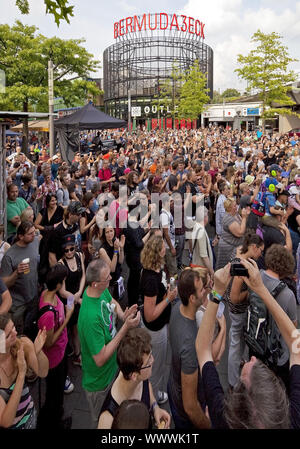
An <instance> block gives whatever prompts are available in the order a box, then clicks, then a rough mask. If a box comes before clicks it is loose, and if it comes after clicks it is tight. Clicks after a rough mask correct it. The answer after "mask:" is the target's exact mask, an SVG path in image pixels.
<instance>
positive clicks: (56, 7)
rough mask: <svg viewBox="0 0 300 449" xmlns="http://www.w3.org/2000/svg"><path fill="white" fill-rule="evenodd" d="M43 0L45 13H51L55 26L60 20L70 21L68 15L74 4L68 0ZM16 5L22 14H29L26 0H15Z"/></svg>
mask: <svg viewBox="0 0 300 449" xmlns="http://www.w3.org/2000/svg"><path fill="white" fill-rule="evenodd" d="M35 1H37V0H35ZM43 1H44V4H45V6H46V14H52V15H53V16H54V20H55V22H56V24H57V26H59V24H60V21H61V20H65V21H66V22H68V23H70V16H73V9H74V6H72V5H69V0H43ZM16 6H17V7H18V8H19V10H20V12H21V13H22V14H29V11H30V8H29V1H28V0H16Z"/></svg>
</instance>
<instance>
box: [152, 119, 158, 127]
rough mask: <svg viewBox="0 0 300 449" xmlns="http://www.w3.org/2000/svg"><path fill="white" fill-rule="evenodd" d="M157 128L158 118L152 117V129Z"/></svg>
mask: <svg viewBox="0 0 300 449" xmlns="http://www.w3.org/2000/svg"><path fill="white" fill-rule="evenodd" d="M156 128H157V118H153V119H152V129H156Z"/></svg>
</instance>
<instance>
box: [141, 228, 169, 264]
mask: <svg viewBox="0 0 300 449" xmlns="http://www.w3.org/2000/svg"><path fill="white" fill-rule="evenodd" d="M163 244H164V241H163V238H162V236H160V235H154V236H153V237H150V239H149V240H148V241H147V243H146V244H145V246H144V248H143V250H142V252H141V263H142V265H143V268H145V269H146V270H153V271H155V270H160V268H161V265H162V262H163V257H162V256H161V255H160V252H161V250H162V247H163Z"/></svg>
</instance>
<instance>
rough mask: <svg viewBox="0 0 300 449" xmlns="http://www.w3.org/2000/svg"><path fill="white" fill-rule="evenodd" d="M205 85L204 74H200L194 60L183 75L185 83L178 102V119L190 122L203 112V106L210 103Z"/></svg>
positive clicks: (196, 61)
mask: <svg viewBox="0 0 300 449" xmlns="http://www.w3.org/2000/svg"><path fill="white" fill-rule="evenodd" d="M206 85H207V79H206V74H204V73H203V72H201V70H200V66H199V61H198V60H195V61H194V63H193V65H192V66H191V67H190V68H189V70H187V72H186V73H185V81H184V83H183V86H182V88H181V94H180V101H179V116H180V117H182V118H185V119H191V120H195V119H197V118H198V117H199V115H200V114H201V113H202V112H203V110H204V105H205V104H207V103H209V101H210V98H209V96H208V95H207V92H209V89H208V88H207V87H206Z"/></svg>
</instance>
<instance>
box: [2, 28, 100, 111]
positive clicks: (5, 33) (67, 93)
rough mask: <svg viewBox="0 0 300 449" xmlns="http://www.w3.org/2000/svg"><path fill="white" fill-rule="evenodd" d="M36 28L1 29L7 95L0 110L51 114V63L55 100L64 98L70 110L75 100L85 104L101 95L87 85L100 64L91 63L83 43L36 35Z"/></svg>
mask: <svg viewBox="0 0 300 449" xmlns="http://www.w3.org/2000/svg"><path fill="white" fill-rule="evenodd" d="M37 30H38V29H37V28H36V27H35V26H28V25H23V24H22V23H21V22H19V21H17V22H16V23H15V25H14V26H12V27H9V26H8V25H0V69H2V70H4V71H5V74H6V93H5V94H0V107H1V108H2V109H4V108H5V105H6V106H10V108H11V109H13V110H32V108H33V107H35V108H36V109H37V110H38V111H40V112H43V111H47V110H48V61H49V59H52V61H53V69H54V96H56V97H63V99H64V102H65V104H66V105H68V106H72V102H73V99H76V101H77V100H78V101H81V102H82V104H84V102H85V100H86V98H87V95H88V93H91V94H92V95H97V94H99V93H100V91H99V89H98V88H97V87H96V84H95V83H92V82H91V81H87V80H86V78H88V77H89V74H90V72H94V71H96V68H97V67H99V63H98V62H97V61H94V60H93V59H92V55H91V54H90V53H88V52H87V51H86V50H85V48H84V47H82V45H81V44H82V43H83V42H84V40H82V39H70V40H63V39H59V38H57V37H53V38H50V39H49V38H46V37H45V36H43V35H42V34H37Z"/></svg>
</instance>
